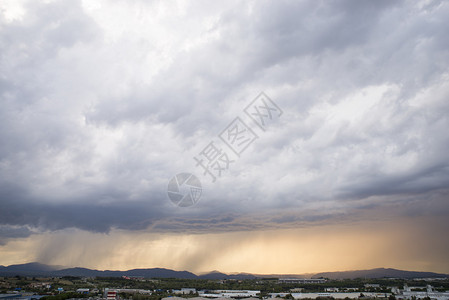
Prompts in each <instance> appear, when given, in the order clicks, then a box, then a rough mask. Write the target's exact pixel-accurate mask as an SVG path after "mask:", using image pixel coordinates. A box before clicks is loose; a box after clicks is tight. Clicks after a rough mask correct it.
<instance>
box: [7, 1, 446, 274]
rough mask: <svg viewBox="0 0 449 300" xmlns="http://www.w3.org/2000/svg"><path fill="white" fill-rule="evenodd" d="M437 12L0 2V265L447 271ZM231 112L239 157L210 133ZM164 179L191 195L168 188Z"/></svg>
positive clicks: (442, 63) (316, 5) (382, 4)
mask: <svg viewBox="0 0 449 300" xmlns="http://www.w3.org/2000/svg"><path fill="white" fill-rule="evenodd" d="M448 16H449V3H448V2H445V1H411V0H410V1H356V0H352V1H243V2H242V1H214V2H212V1H133V2H130V1H124V0H114V1H101V0H98V1H97V0H92V1H87V0H86V1H31V0H30V1H22V0H21V1H16V0H8V1H5V0H4V1H1V2H0V104H1V107H0V265H9V264H14V263H24V262H30V261H40V262H43V263H48V264H59V265H65V266H83V267H92V268H99V269H105V268H109V269H128V268H132V267H170V268H174V269H179V270H180V269H188V270H190V271H194V272H205V271H210V270H214V269H220V270H221V271H226V272H239V271H246V272H259V273H274V272H278V273H282V272H289V273H306V272H319V271H333V270H347V269H362V268H371V267H372V268H374V267H396V268H403V269H408V270H429V271H438V272H446V273H449V257H448V253H449V240H448V238H447V231H448V230H449V150H448V149H449V99H448V97H449V69H448V67H449V37H448V34H447V33H448V32H449V18H448ZM261 93H264V94H262V95H263V96H264V97H267V98H265V99H269V100H266V103H268V104H269V105H271V108H273V107H277V108H279V111H274V110H273V111H271V110H269V109H266V107H265V110H263V107H261V106H259V108H261V109H262V111H263V113H264V115H265V116H267V115H268V113H270V112H273V115H272V117H273V118H272V119H270V120H269V121H270V122H269V124H268V125H267V126H266V128H263V129H262V128H261V127H259V126H257V122H256V121H257V120H252V119H251V118H250V117H249V115H248V114H246V113H245V108H246V107H253V106H251V105H252V104H254V103H257V102H253V101H258V99H260V98H257V97H258V96H259V95H261ZM273 105H274V106H273ZM281 111H282V113H280V112H281ZM260 116H261V115H259V117H260ZM270 116H271V115H270ZM236 118H240V119H239V120H241V121H242V123H243V124H246V126H247V129H246V130H247V131H246V132H250V131H251V132H253V133H254V136H256V138H255V139H254V140H251V141H250V143H248V144H247V147H246V148H245V149H244V151H242V152H241V153H239V155H236V153H235V152H232V151H231V150H230V147H228V145H226V144H225V142H224V140H223V139H221V138H220V135H221V133H226V132H227V131H226V130H227V129H229V128H230V127H229V125H230V124H231V123H232V122H233V121H234V120H235V119H236ZM266 120H267V122H268V119H266ZM225 135H226V134H225ZM240 141H242V143H243V142H245V141H246V140H245V139H241V140H240ZM210 143H212V145H215V146H216V147H217V149H219V150H220V153H221V154H226V158H228V159H229V161H231V162H230V163H229V164H228V165H227V168H226V169H223V171H222V172H221V171H220V172H221V173H220V174H218V173H216V174H215V175H216V178H215V180H213V178H212V176H210V174H209V173H207V172H205V169H204V168H202V167H201V165H199V164H198V163H197V161H196V160H195V158H198V157H201V155H204V154H205V153H209V154H211V152H207V151H206V150H205V149H209V150H210V149H211V148H207V147H208V146H210V145H211V144H210ZM220 157H221V158H223V156H220ZM229 161H228V162H229ZM221 162H222V163H223V160H222V161H221ZM209 170H212V172H214V168H212V167H211V169H209ZM179 173H191V174H194V175H195V176H196V177H197V178H198V180H199V181H200V182H201V186H202V194H201V198H200V200H199V201H198V202H197V203H196V204H195V205H193V206H189V207H179V206H176V205H175V204H174V203H172V202H171V201H170V199H169V197H168V194H167V187H168V183H169V181H170V179H171V178H173V176H175V175H176V174H179ZM183 191H184V190H183Z"/></svg>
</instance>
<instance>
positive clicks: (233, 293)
mask: <svg viewBox="0 0 449 300" xmlns="http://www.w3.org/2000/svg"><path fill="white" fill-rule="evenodd" d="M259 294H260V291H251V290H214V291H207V292H206V291H199V292H198V295H199V296H200V297H206V298H251V297H258V295H259Z"/></svg>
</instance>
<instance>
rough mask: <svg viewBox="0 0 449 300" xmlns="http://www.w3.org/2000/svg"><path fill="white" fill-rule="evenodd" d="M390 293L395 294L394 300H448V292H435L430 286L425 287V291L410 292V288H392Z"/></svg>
mask: <svg viewBox="0 0 449 300" xmlns="http://www.w3.org/2000/svg"><path fill="white" fill-rule="evenodd" d="M391 291H392V292H393V293H394V294H395V297H396V299H407V300H411V299H423V298H427V297H429V298H430V299H432V300H449V291H446V292H435V291H434V290H433V287H432V286H431V285H427V287H426V291H412V288H411V287H408V286H407V285H405V286H404V289H403V290H400V289H398V288H392V289H391Z"/></svg>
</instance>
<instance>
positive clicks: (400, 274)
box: [312, 268, 448, 279]
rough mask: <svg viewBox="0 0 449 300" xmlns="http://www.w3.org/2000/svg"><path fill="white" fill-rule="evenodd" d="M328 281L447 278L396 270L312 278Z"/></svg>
mask: <svg viewBox="0 0 449 300" xmlns="http://www.w3.org/2000/svg"><path fill="white" fill-rule="evenodd" d="M320 277H322V278H329V279H354V278H406V279H412V278H441V277H448V275H447V274H438V273H433V272H415V271H402V270H396V269H385V268H377V269H371V270H358V271H344V272H324V273H318V274H315V275H313V277H312V278H320Z"/></svg>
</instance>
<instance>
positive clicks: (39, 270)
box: [0, 263, 449, 280]
mask: <svg viewBox="0 0 449 300" xmlns="http://www.w3.org/2000/svg"><path fill="white" fill-rule="evenodd" d="M16 275H21V276H44V277H63V276H78V277H121V276H138V277H144V278H182V279H212V280H221V279H237V280H242V279H254V278H320V277H323V278H329V279H351V278H385V277H387V278H438V277H449V275H446V274H437V273H432V272H413V271H402V270H396V269H384V268H379V269H372V270H359V271H345V272H325V273H318V274H302V275H300V274H299V275H292V274H288V275H287V274H283V275H282V274H276V275H274V274H272V275H258V274H247V273H239V274H225V273H221V272H218V271H213V272H210V273H207V274H202V275H199V276H198V275H196V274H194V273H191V272H188V271H174V270H170V269H164V268H150V269H132V270H128V271H110V270H105V271H99V270H92V269H87V268H64V267H61V266H51V265H44V264H40V263H27V264H21V265H11V266H8V267H4V266H0V276H16Z"/></svg>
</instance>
